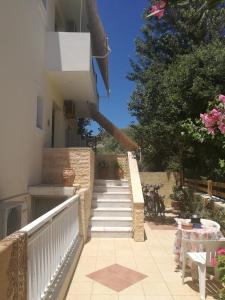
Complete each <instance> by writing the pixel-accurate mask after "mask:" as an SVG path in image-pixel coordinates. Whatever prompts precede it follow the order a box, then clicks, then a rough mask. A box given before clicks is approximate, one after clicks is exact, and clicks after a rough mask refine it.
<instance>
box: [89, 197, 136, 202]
mask: <svg viewBox="0 0 225 300" xmlns="http://www.w3.org/2000/svg"><path fill="white" fill-rule="evenodd" d="M92 200H94V201H95V202H99V203H117V202H118V203H131V199H129V198H127V199H123V198H122V199H104V198H103V199H99V198H92Z"/></svg>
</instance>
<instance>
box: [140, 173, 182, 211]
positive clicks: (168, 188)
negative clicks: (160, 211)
mask: <svg viewBox="0 0 225 300" xmlns="http://www.w3.org/2000/svg"><path fill="white" fill-rule="evenodd" d="M140 177H141V183H142V184H163V186H162V187H161V188H160V190H159V193H160V195H161V196H164V197H165V198H164V199H165V204H166V206H170V205H171V199H170V194H172V189H173V186H174V185H176V181H177V180H178V179H177V178H176V174H174V173H168V172H140Z"/></svg>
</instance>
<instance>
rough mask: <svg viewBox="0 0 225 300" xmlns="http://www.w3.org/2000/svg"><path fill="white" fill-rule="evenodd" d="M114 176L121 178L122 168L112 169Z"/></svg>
mask: <svg viewBox="0 0 225 300" xmlns="http://www.w3.org/2000/svg"><path fill="white" fill-rule="evenodd" d="M114 174H115V178H116V179H123V178H124V171H123V169H115V170H114Z"/></svg>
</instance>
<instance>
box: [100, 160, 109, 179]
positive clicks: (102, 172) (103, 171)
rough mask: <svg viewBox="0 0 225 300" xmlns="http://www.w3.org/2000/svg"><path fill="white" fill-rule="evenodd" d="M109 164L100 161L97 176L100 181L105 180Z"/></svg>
mask: <svg viewBox="0 0 225 300" xmlns="http://www.w3.org/2000/svg"><path fill="white" fill-rule="evenodd" d="M108 171H109V164H108V163H107V162H106V161H105V160H101V161H99V163H98V175H99V178H100V179H106V178H107V177H108Z"/></svg>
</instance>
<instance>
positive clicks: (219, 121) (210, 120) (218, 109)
mask: <svg viewBox="0 0 225 300" xmlns="http://www.w3.org/2000/svg"><path fill="white" fill-rule="evenodd" d="M200 118H201V120H202V122H203V124H204V126H205V128H206V129H207V130H208V132H209V133H210V134H211V135H215V134H216V132H218V131H219V132H221V133H222V134H225V96H224V95H219V99H218V100H217V103H216V104H215V107H214V108H213V109H212V110H210V111H209V112H206V113H204V114H200Z"/></svg>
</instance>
